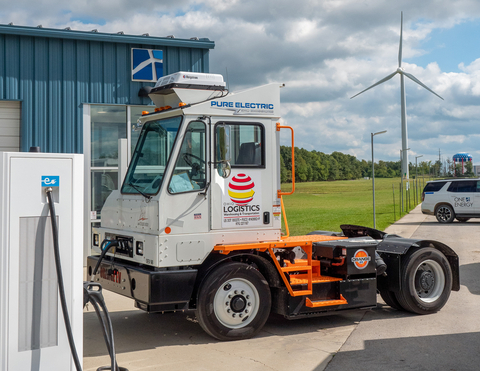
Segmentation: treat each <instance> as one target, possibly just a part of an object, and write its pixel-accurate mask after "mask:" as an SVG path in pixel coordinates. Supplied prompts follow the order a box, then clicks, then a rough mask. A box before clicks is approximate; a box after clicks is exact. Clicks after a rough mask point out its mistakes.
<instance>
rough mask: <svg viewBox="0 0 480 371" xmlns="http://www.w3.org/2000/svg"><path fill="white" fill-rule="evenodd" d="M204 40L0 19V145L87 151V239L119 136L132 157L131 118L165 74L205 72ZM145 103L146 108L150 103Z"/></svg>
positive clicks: (109, 181)
mask: <svg viewBox="0 0 480 371" xmlns="http://www.w3.org/2000/svg"><path fill="white" fill-rule="evenodd" d="M214 46H215V44H214V42H212V41H210V40H208V39H198V38H196V37H195V38H192V39H176V38H174V37H173V36H170V37H151V36H149V35H148V34H144V35H141V36H137V35H125V34H123V32H119V33H116V34H108V33H100V32H97V30H92V31H91V32H84V31H73V30H70V29H64V30H59V29H47V28H42V27H40V26H39V27H23V26H15V25H0V151H28V150H29V148H30V147H32V146H38V147H40V150H41V151H42V152H57V153H83V154H84V155H85V179H86V182H85V190H86V195H85V196H86V200H88V202H86V210H85V211H86V215H87V217H86V222H87V223H86V237H87V238H86V241H88V240H89V236H90V233H89V231H90V224H93V223H98V222H99V220H100V217H101V215H100V210H101V207H102V205H103V202H104V200H105V199H106V197H107V196H108V194H109V193H110V192H111V191H112V190H113V189H115V188H117V187H118V176H117V174H118V156H119V154H118V139H120V138H126V139H127V143H128V145H127V149H126V152H127V153H124V154H122V155H123V156H127V158H130V152H131V148H132V146H134V145H135V141H136V139H137V136H138V132H132V130H131V127H132V123H135V122H136V121H137V118H138V116H139V115H140V114H141V112H142V111H143V110H146V108H145V106H146V105H149V104H151V101H150V99H149V98H148V97H141V96H139V92H140V90H141V88H142V87H144V86H153V85H154V84H155V81H156V80H157V79H158V78H159V77H161V76H162V75H167V74H170V73H173V72H177V71H189V72H209V51H210V49H213V48H214ZM147 110H148V108H147Z"/></svg>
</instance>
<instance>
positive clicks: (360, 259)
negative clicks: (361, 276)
mask: <svg viewBox="0 0 480 371" xmlns="http://www.w3.org/2000/svg"><path fill="white" fill-rule="evenodd" d="M371 259H372V258H371V257H370V255H368V253H367V252H366V251H365V250H363V249H360V250H357V251H355V254H354V255H353V257H352V263H353V264H354V265H355V267H357V268H358V269H365V268H366V267H367V265H368V263H369V262H370V260H371Z"/></svg>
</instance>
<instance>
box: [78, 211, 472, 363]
mask: <svg viewBox="0 0 480 371" xmlns="http://www.w3.org/2000/svg"><path fill="white" fill-rule="evenodd" d="M479 227H480V219H478V220H473V221H469V222H467V223H457V222H455V223H452V224H449V225H440V224H438V223H437V222H436V220H435V219H434V218H432V217H426V216H424V215H422V214H421V213H420V212H419V210H418V209H417V210H416V211H414V212H412V213H411V214H410V215H408V216H407V217H405V218H403V219H402V220H401V221H400V222H398V223H396V224H395V225H393V226H391V227H389V228H388V229H387V232H389V233H396V234H399V235H402V236H403V237H410V236H413V237H418V238H425V239H436V240H439V241H441V242H443V243H445V244H447V245H449V246H450V247H452V248H453V249H454V250H455V251H456V252H457V254H458V255H459V256H460V264H461V267H460V275H461V289H460V291H458V292H452V294H451V297H450V299H449V301H448V303H447V304H446V306H445V307H444V308H443V309H442V310H441V311H440V312H438V313H435V314H432V315H427V316H418V315H413V314H408V313H405V312H400V311H396V310H394V309H392V308H390V307H388V306H386V305H384V304H383V303H382V302H381V299H380V297H379V305H378V307H377V308H376V309H374V310H369V311H356V312H350V313H349V314H343V315H334V316H328V317H317V318H309V319H301V320H296V321H288V320H286V319H284V318H282V317H279V316H271V317H270V319H269V320H268V321H267V324H266V325H265V327H264V329H263V330H262V331H261V332H260V334H259V335H258V336H257V337H255V338H253V339H249V340H244V341H236V342H219V341H217V340H215V339H212V338H211V337H209V336H208V335H207V334H205V333H204V332H203V331H202V329H201V328H200V326H199V325H198V324H197V323H195V321H194V316H193V315H192V314H188V313H169V314H163V315H162V314H146V313H144V312H142V311H140V310H137V309H135V308H133V303H132V301H130V300H128V299H126V298H123V297H120V296H118V295H116V294H112V293H108V292H105V298H106V302H107V306H108V307H109V310H110V311H111V315H112V323H113V327H114V332H115V343H116V348H117V355H118V357H117V360H118V364H119V365H120V366H123V367H126V368H128V370H130V371H135V370H169V371H173V370H185V369H188V370H209V371H210V370H222V371H224V370H229V371H235V370H242V371H244V370H249V371H256V370H279V371H281V370H289V371H292V370H302V371H303V370H315V371H322V370H326V371H337V370H342V371H345V370H352V371H353V370H355V371H356V370H359V371H360V370H369V371H373V370H382V371H386V370H417V371H418V370H435V371H443V370H447V371H451V370H455V371H462V370H465V371H466V370H469V371H470V370H480V320H479V319H478V314H479V310H478V308H480V279H478V278H477V277H480V228H479ZM83 361H84V370H86V371H94V370H96V369H97V368H98V367H100V366H105V365H109V364H110V363H109V359H108V356H107V351H106V348H105V345H104V342H103V336H102V333H101V331H100V328H99V327H98V322H97V318H96V315H95V313H94V312H93V310H92V309H91V308H90V311H86V312H85V314H84V359H83Z"/></svg>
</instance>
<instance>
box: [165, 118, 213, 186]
mask: <svg viewBox="0 0 480 371" xmlns="http://www.w3.org/2000/svg"><path fill="white" fill-rule="evenodd" d="M205 138H206V127H205V123H204V122H201V121H192V122H190V123H189V124H188V127H187V130H186V131H185V135H184V137H183V141H182V147H181V149H180V152H179V154H178V157H177V161H176V163H175V169H174V170H173V174H172V178H171V179H170V183H169V185H168V191H169V192H170V193H182V192H189V191H198V190H200V189H204V188H205V184H206V161H205V159H206V142H205Z"/></svg>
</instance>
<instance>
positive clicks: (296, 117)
mask: <svg viewBox="0 0 480 371" xmlns="http://www.w3.org/2000/svg"><path fill="white" fill-rule="evenodd" d="M0 9H1V10H0V23H4V24H6V23H9V22H11V21H13V22H14V23H15V24H18V25H26V26H36V25H38V24H42V25H43V26H44V27H53V28H64V27H67V26H70V27H72V28H73V29H78V30H85V31H88V30H91V29H94V28H97V29H98V30H99V31H100V32H118V31H124V32H125V33H126V34H143V33H145V32H148V33H150V35H152V36H166V35H170V34H174V35H175V36H176V37H178V38H189V37H192V36H198V37H208V38H209V39H211V40H214V41H215V44H216V46H215V49H214V50H212V51H211V54H210V70H211V72H215V73H221V74H225V69H226V68H228V74H229V84H230V87H231V89H232V90H238V89H243V88H246V87H251V86H255V85H261V84H264V83H267V82H273V81H275V82H281V83H282V82H283V83H286V88H285V89H283V90H282V92H281V94H282V102H283V108H282V109H283V114H284V121H285V122H288V124H289V125H292V126H293V127H294V128H295V130H296V138H297V145H298V146H301V147H304V148H307V149H310V150H311V149H316V150H318V151H323V152H327V153H330V152H332V151H343V152H346V153H350V154H353V155H355V156H358V157H359V158H366V159H368V158H369V156H370V154H369V151H370V147H369V141H370V133H371V132H373V131H379V130H385V129H387V130H388V133H387V134H385V135H382V136H380V137H379V138H378V140H377V141H378V147H377V142H376V156H375V157H376V158H377V159H383V160H393V161H396V160H397V159H398V156H399V154H398V152H399V149H400V87H399V79H398V77H397V76H395V77H394V78H393V79H391V80H390V81H388V82H386V83H384V84H382V85H379V86H377V87H375V88H374V89H371V90H369V91H367V92H365V93H364V94H362V95H361V96H359V97H356V98H355V99H349V98H350V97H351V96H352V95H354V94H356V93H358V92H359V91H361V90H363V89H364V88H366V87H368V86H369V85H371V84H372V83H374V82H376V81H378V80H380V79H381V78H383V77H384V76H386V75H388V74H390V73H392V72H393V71H395V69H396V68H397V65H398V60H397V58H398V43H399V34H400V11H401V10H405V12H404V42H403V57H404V59H406V58H410V57H414V56H419V55H425V54H426V53H427V51H426V50H423V49H422V48H421V43H422V42H423V41H425V40H427V39H428V38H429V37H430V36H431V34H432V31H433V30H436V29H449V28H452V27H455V25H457V24H460V23H461V22H466V21H469V20H472V19H478V18H480V2H478V1H476V0H458V1H456V2H455V5H452V3H451V2H438V1H435V0H425V1H421V2H419V1H416V0H402V1H399V2H394V3H392V2H385V1H382V0H366V1H363V2H358V1H355V0H342V1H340V0H328V1H326V0H325V1H317V0H304V1H298V2H295V3H292V1H291V0H264V1H258V0H242V1H239V0H204V1H201V0H175V1H173V0H165V1H162V2H158V1H154V0H145V1H127V0H115V1H114V0H104V1H101V2H98V1H93V0H83V1H82V0H80V1H75V2H69V1H59V0H45V1H42V2H33V1H31V0H17V1H15V2H12V1H8V2H7V1H6V0H0ZM403 66H404V67H405V69H406V70H407V71H408V72H410V73H412V74H413V75H415V76H416V77H417V78H418V79H419V80H420V81H422V82H423V83H424V84H426V85H427V86H429V87H430V88H431V89H433V90H434V91H435V92H437V93H438V94H440V95H441V96H442V97H443V98H445V101H441V100H440V99H439V98H437V97H435V96H434V95H432V94H431V93H429V92H428V91H425V89H423V88H421V87H419V86H417V85H416V84H415V83H414V82H412V81H409V80H408V81H407V82H406V91H407V114H408V125H409V126H408V130H409V138H410V142H409V146H410V147H411V148H412V150H411V152H412V153H420V154H424V156H425V159H429V158H430V159H433V160H435V159H436V158H435V156H438V148H439V146H441V147H443V148H442V152H443V153H445V155H447V154H448V155H449V156H451V155H453V153H456V152H458V151H460V150H465V151H467V152H468V151H470V152H471V153H472V155H473V154H474V153H477V152H476V146H477V143H478V140H477V141H473V140H469V136H471V135H477V133H479V132H480V130H479V129H477V126H478V124H477V121H478V117H479V115H480V109H479V108H478V107H479V106H478V96H479V95H480V59H477V60H475V61H473V62H472V63H470V64H463V63H462V64H461V65H460V66H459V68H460V71H461V72H452V71H441V70H440V68H439V65H438V64H437V63H436V61H435V60H432V63H430V64H429V65H428V66H427V67H426V68H422V67H419V66H416V65H414V64H410V63H405V62H404V63H403ZM462 136H466V138H467V139H465V140H464V141H462V142H459V140H458V138H459V137H462ZM461 146H464V147H462V148H460V147H461ZM479 155H480V153H479ZM437 158H438V157H437ZM474 160H475V158H474ZM478 160H480V157H479V158H478Z"/></svg>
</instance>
